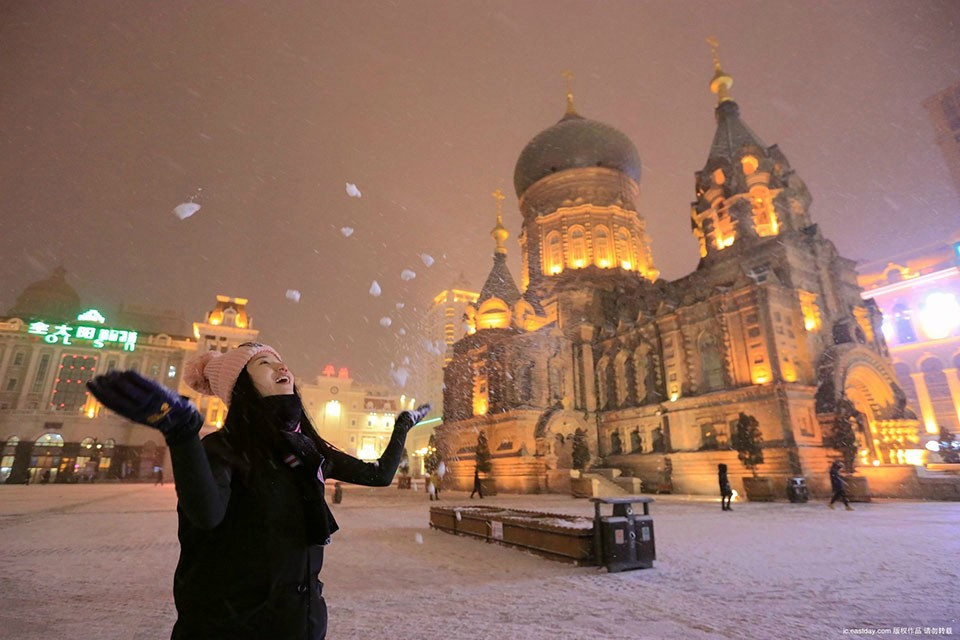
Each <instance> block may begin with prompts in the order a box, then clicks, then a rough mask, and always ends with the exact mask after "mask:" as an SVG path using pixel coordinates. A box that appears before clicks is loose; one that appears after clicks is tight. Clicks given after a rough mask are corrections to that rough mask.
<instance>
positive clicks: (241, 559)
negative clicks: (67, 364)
mask: <svg viewBox="0 0 960 640" xmlns="http://www.w3.org/2000/svg"><path fill="white" fill-rule="evenodd" d="M184 381H185V382H186V383H187V384H188V385H189V386H190V387H191V388H193V389H195V390H197V391H199V392H200V393H203V394H207V395H216V396H217V397H219V398H220V400H221V401H223V403H224V404H225V405H227V407H228V412H227V416H226V419H225V421H224V424H223V428H222V429H220V430H219V431H215V432H214V433H211V434H210V435H208V436H206V437H205V438H203V440H202V441H201V440H200V438H198V437H197V434H198V432H199V431H200V427H201V426H202V425H203V416H201V415H200V413H199V412H198V411H197V409H196V407H194V405H193V404H192V403H190V402H189V401H188V400H186V399H184V398H181V397H180V396H178V395H177V394H176V393H175V392H173V391H172V390H170V389H168V388H166V387H163V386H161V385H159V384H157V383H155V382H154V381H152V380H149V379H147V378H144V377H142V376H140V375H138V374H137V373H135V372H133V371H112V372H110V373H107V374H105V375H102V376H97V377H96V378H94V379H93V380H91V381H90V382H89V383H88V385H87V386H88V387H89V389H90V391H91V392H92V393H93V395H94V396H95V397H96V398H97V399H98V400H99V401H100V402H101V403H103V404H104V405H105V406H106V407H108V408H110V409H112V410H113V411H115V412H116V413H119V414H120V415H122V416H124V417H126V418H128V419H130V420H132V421H134V422H139V423H141V424H145V425H147V426H149V427H153V428H155V429H158V430H159V431H161V432H162V433H163V435H164V438H165V440H166V442H167V446H168V447H169V450H170V457H171V460H172V463H173V468H174V472H175V475H176V478H177V482H176V491H177V498H178V504H177V515H178V518H179V532H178V536H179V539H180V560H179V562H178V564H177V569H176V573H175V574H174V581H173V596H174V602H175V604H176V607H177V621H176V623H175V625H174V627H173V635H172V638H173V640H182V639H194V638H204V639H210V640H213V639H227V638H230V639H231V640H246V639H250V640H253V639H254V638H271V639H274V638H275V639H278V640H321V639H322V638H324V637H325V636H326V629H327V607H326V603H325V602H324V599H323V583H322V582H320V580H319V572H320V569H321V567H322V566H323V555H324V547H325V545H327V544H329V543H330V542H331V536H332V534H333V533H334V532H336V531H337V529H338V526H337V522H336V520H334V517H333V514H332V513H331V512H330V510H329V508H328V507H327V503H326V501H325V499H324V488H323V483H324V480H325V479H327V478H333V479H336V480H342V481H344V482H352V483H355V484H362V485H366V486H379V487H386V486H389V484H390V482H391V481H392V480H393V476H394V474H395V473H396V470H397V466H398V465H399V463H400V456H401V455H402V452H403V445H404V441H405V440H406V436H407V431H409V430H410V429H411V428H412V427H413V426H414V425H415V424H416V423H417V422H418V421H419V420H420V419H422V418H423V416H424V415H425V414H426V413H427V411H428V407H427V406H426V405H425V406H423V407H420V408H418V409H417V410H416V411H404V412H402V413H400V415H399V416H397V420H396V423H395V425H394V427H393V434H392V435H391V437H390V442H389V443H388V444H387V447H386V449H384V452H383V455H381V457H380V459H379V460H377V461H376V462H372V463H371V462H363V461H361V460H358V459H357V458H354V457H353V456H350V455H347V454H346V453H344V452H343V451H340V450H339V449H337V448H336V447H334V446H332V445H331V444H330V443H328V442H326V441H325V440H324V439H323V438H321V437H320V436H319V435H318V434H317V432H316V430H315V429H314V427H313V425H312V424H311V422H310V419H309V418H308V416H307V414H306V412H305V411H304V410H303V405H302V402H301V400H300V395H299V393H298V392H297V390H296V388H295V386H294V376H293V374H292V373H291V372H290V370H289V369H288V368H287V366H286V365H285V364H284V363H283V360H282V359H281V357H280V355H279V354H278V353H277V352H276V350H274V349H273V348H272V347H269V346H267V345H264V344H260V343H256V342H248V343H244V344H242V345H240V346H239V347H237V348H236V349H232V350H230V351H227V352H226V353H220V352H217V351H209V352H207V353H204V354H202V355H200V356H198V357H196V358H193V359H191V360H190V361H188V362H187V363H186V367H185V371H184Z"/></svg>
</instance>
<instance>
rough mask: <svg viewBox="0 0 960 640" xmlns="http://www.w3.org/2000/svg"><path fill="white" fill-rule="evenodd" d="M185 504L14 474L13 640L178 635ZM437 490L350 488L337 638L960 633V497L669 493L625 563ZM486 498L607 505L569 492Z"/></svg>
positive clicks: (331, 579) (5, 556)
mask: <svg viewBox="0 0 960 640" xmlns="http://www.w3.org/2000/svg"><path fill="white" fill-rule="evenodd" d="M175 501H176V497H175V494H174V491H173V488H172V487H171V486H169V485H168V486H166V487H163V488H154V487H153V486H149V485H92V486H65V485H47V486H40V485H31V486H0V543H2V544H0V549H2V554H0V576H2V579H0V602H2V603H3V606H2V608H0V638H16V639H18V640H19V639H28V638H97V639H113V638H117V639H121V638H122V639H133V638H138V639H139V638H143V639H154V638H167V637H169V632H170V629H171V627H172V625H173V621H174V616H175V613H174V608H173V600H172V596H171V583H172V577H173V569H174V565H175V563H176V560H177V553H178V545H177V540H176V516H175V514H174V512H173V510H174V506H175ZM469 502H470V501H469V500H467V496H466V495H465V494H460V493H456V492H448V493H445V494H444V496H443V503H444V504H456V503H460V504H467V503H469ZM429 504H430V503H429V502H428V501H427V499H426V496H425V495H424V494H423V493H417V494H411V493H410V492H408V491H404V492H398V491H397V490H395V489H375V490H373V489H360V488H353V487H350V488H347V490H346V491H345V497H344V503H343V504H341V505H336V507H335V514H336V517H337V519H338V521H339V522H340V525H341V531H340V532H339V533H337V534H336V536H335V542H334V543H333V545H331V547H330V548H329V551H328V554H327V560H326V566H325V568H324V571H323V580H324V582H325V583H326V587H325V596H326V598H327V602H328V605H329V608H330V632H329V635H328V637H329V638H331V640H345V639H358V640H366V639H368V638H391V639H393V640H403V639H411V640H413V639H417V640H421V639H428V640H429V639H433V638H437V639H447V638H449V639H452V640H460V639H463V640H482V639H488V638H489V639H501V638H503V639H507V640H528V639H540V638H551V639H555V638H556V639H567V638H571V639H572V638H584V639H606V638H683V639H699V638H738V639H739V638H798V639H799V638H803V639H807V638H834V637H837V638H839V637H849V636H850V635H857V631H860V632H861V633H862V630H864V629H866V630H873V631H874V633H875V634H876V635H894V634H895V630H896V634H897V635H902V633H901V632H900V630H901V628H904V627H910V632H911V634H913V632H914V630H915V628H916V627H919V628H920V633H919V635H926V636H931V635H947V634H946V633H945V632H943V633H934V632H935V631H937V630H938V629H943V628H946V627H950V628H951V629H952V635H953V636H960V622H958V620H957V618H958V613H960V575H958V574H960V563H958V562H957V558H958V555H960V553H958V552H960V504H957V503H921V502H878V503H873V504H863V505H856V510H855V511H853V512H845V511H843V510H842V509H839V510H836V511H831V510H829V509H827V508H826V506H824V504H823V503H809V504H806V505H791V504H783V503H776V504H741V503H735V504H734V508H735V510H734V511H733V512H732V513H723V512H721V511H720V508H719V505H718V504H717V503H716V502H715V501H707V500H705V499H702V498H687V497H684V496H662V497H659V496H658V497H657V502H656V503H655V504H654V505H653V506H652V511H651V514H652V515H653V516H654V522H655V527H656V542H657V556H658V560H657V563H656V565H655V567H654V568H653V569H649V570H644V571H631V572H625V573H617V574H607V573H606V572H605V571H603V570H598V569H597V568H595V567H575V566H573V565H569V564H564V563H561V562H555V561H551V560H546V559H543V558H540V557H537V556H534V555H530V554H527V553H524V552H522V551H518V550H515V549H511V548H506V547H500V546H498V545H494V544H487V543H484V542H482V541H478V540H474V539H469V538H463V537H457V536H452V535H449V534H446V533H441V532H438V531H434V530H432V529H430V528H429V527H428V524H427V523H428V515H427V514H428V508H429ZM484 504H496V505H502V506H508V507H517V508H524V509H535V510H542V511H556V512H564V513H570V514H583V515H589V514H591V512H592V506H591V505H590V504H589V503H587V502H586V501H583V500H574V499H572V498H567V497H564V496H552V495H548V496H513V495H501V496H497V497H495V498H493V499H487V500H484ZM417 534H421V535H420V536H418V535H417ZM421 539H422V543H421V542H419V541H418V540H421ZM924 628H931V629H928V630H927V632H926V633H924ZM845 629H846V630H847V631H846V632H845V631H844V630H845ZM851 630H852V631H851Z"/></svg>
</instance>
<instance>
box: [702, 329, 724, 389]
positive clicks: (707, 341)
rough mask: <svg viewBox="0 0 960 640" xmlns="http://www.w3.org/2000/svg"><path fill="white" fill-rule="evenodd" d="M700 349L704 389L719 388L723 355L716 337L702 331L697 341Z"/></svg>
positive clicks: (721, 377)
mask: <svg viewBox="0 0 960 640" xmlns="http://www.w3.org/2000/svg"><path fill="white" fill-rule="evenodd" d="M698 343H699V344H698V346H699V350H700V371H701V382H702V384H703V388H704V390H711V389H719V388H721V387H722V386H723V356H722V355H721V353H720V345H719V343H718V342H717V339H716V337H714V335H713V334H711V333H704V334H702V335H701V336H700V340H699V341H698Z"/></svg>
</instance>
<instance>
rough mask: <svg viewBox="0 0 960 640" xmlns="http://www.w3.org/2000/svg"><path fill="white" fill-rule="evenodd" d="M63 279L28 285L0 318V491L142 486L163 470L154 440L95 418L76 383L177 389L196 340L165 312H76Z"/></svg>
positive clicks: (103, 416) (121, 423)
mask: <svg viewBox="0 0 960 640" xmlns="http://www.w3.org/2000/svg"><path fill="white" fill-rule="evenodd" d="M65 275H66V274H65V272H64V271H63V270H62V269H57V270H55V271H54V273H53V275H52V276H51V277H50V278H48V279H46V280H42V281H40V282H36V283H34V284H32V285H30V286H28V287H27V288H26V289H25V290H24V291H23V292H22V293H21V294H20V296H18V298H17V301H16V304H15V305H14V307H13V308H12V309H10V310H9V311H8V312H7V313H6V314H5V317H3V318H0V380H2V383H0V384H2V387H0V437H2V438H3V443H4V445H3V446H4V449H3V455H2V460H0V482H8V481H9V482H16V483H22V482H25V481H26V479H27V478H28V477H29V479H30V481H31V482H40V481H42V480H44V479H46V480H47V481H49V482H82V481H88V480H92V479H106V478H123V479H125V480H136V479H139V480H142V481H143V480H149V479H152V478H153V472H154V468H155V467H156V466H163V465H164V464H165V462H166V460H165V458H166V456H165V453H166V447H165V444H164V442H163V438H162V437H161V436H160V435H159V434H158V433H157V432H156V431H155V430H153V429H150V428H148V427H144V426H141V425H136V424H132V423H130V422H127V421H126V420H124V419H122V418H120V417H119V416H116V415H115V414H113V413H111V412H108V411H103V410H102V409H103V408H102V406H101V405H100V404H99V403H98V402H96V400H94V399H93V397H92V396H90V394H89V393H88V392H87V389H86V385H85V384H84V383H85V382H86V381H87V380H89V379H90V378H92V377H93V376H94V375H97V374H100V373H105V372H107V371H111V370H113V369H133V370H136V371H139V372H140V373H141V374H143V375H145V376H147V377H149V378H152V379H154V380H156V381H157V382H159V383H161V384H163V385H166V386H168V387H170V388H172V389H177V388H178V387H179V386H180V378H181V370H182V367H183V362H184V361H185V359H186V358H187V357H188V356H189V355H190V354H191V353H193V351H194V350H195V349H196V341H194V340H192V339H191V338H189V337H185V336H183V335H182V334H183V333H184V332H183V331H179V332H178V331H176V330H175V328H176V326H177V325H178V324H179V326H181V327H182V325H183V323H182V322H180V323H178V322H177V318H176V317H175V316H174V315H172V314H170V313H169V312H154V313H153V314H152V315H151V314H150V313H148V312H144V311H142V310H137V309H130V308H125V309H124V308H122V309H121V310H120V311H119V312H117V313H116V314H103V313H101V312H100V311H98V310H96V309H91V308H89V307H84V306H83V305H81V301H80V297H79V296H78V295H77V293H76V292H75V291H74V290H73V289H72V288H71V287H70V286H69V285H68V284H67V283H66V279H65ZM131 318H134V319H137V320H139V321H140V322H138V323H136V324H134V323H132V322H131V321H130V320H131ZM157 328H166V329H168V330H170V329H171V328H173V330H171V331H170V333H167V332H164V331H157ZM167 472H168V473H167V477H168V478H169V477H171V476H170V474H169V469H168V470H167Z"/></svg>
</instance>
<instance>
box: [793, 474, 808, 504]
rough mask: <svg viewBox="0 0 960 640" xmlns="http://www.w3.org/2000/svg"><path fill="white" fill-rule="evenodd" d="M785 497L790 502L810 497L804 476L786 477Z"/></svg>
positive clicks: (805, 499)
mask: <svg viewBox="0 0 960 640" xmlns="http://www.w3.org/2000/svg"><path fill="white" fill-rule="evenodd" d="M787 497H788V498H790V502H806V501H807V500H809V499H810V490H809V489H808V488H807V479H806V478H788V479H787Z"/></svg>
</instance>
